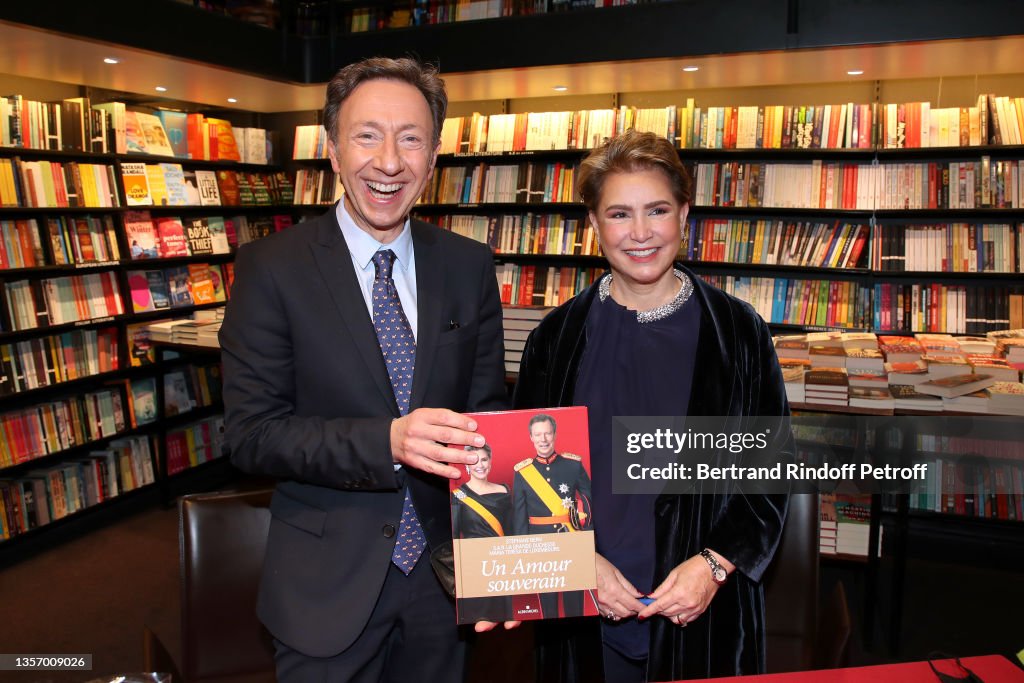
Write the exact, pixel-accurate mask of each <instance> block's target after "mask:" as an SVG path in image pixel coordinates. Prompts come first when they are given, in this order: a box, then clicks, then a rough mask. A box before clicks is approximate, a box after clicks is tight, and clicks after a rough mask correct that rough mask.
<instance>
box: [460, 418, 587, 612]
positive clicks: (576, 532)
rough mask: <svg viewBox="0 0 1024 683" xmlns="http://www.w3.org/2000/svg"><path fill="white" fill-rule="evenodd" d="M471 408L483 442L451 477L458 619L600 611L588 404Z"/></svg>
mask: <svg viewBox="0 0 1024 683" xmlns="http://www.w3.org/2000/svg"><path fill="white" fill-rule="evenodd" d="M472 417H473V419H475V420H476V421H477V424H478V429H477V431H478V433H479V434H481V435H483V436H484V438H485V439H486V441H487V443H486V446H485V447H484V448H480V449H472V452H473V453H474V454H476V455H477V456H478V461H477V463H476V464H474V465H467V466H465V467H463V468H460V469H463V470H464V473H463V476H462V477H461V478H459V479H453V480H451V483H450V486H451V492H452V496H451V506H452V536H453V551H454V563H455V590H456V597H457V600H456V605H457V610H458V621H459V623H460V624H469V623H474V622H477V621H481V620H487V621H506V620H534V619H552V618H558V617H578V616H595V615H597V614H598V611H597V602H596V595H595V593H594V591H595V590H596V587H597V574H596V564H595V551H594V532H593V519H594V518H593V514H594V513H593V510H591V506H590V500H591V483H590V446H589V432H588V429H587V410H586V408H583V407H574V408H548V409H538V410H513V411H505V412H494V413H477V414H473V415H472Z"/></svg>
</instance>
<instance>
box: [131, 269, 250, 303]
mask: <svg viewBox="0 0 1024 683" xmlns="http://www.w3.org/2000/svg"><path fill="white" fill-rule="evenodd" d="M233 280H234V264H233V263H225V264H217V263H214V264H210V263H189V264H188V265H183V266H174V267H171V268H147V269H145V270H131V271H128V290H129V292H130V294H131V301H132V311H133V312H134V313H149V312H151V311H161V310H167V309H172V308H183V307H185V306H200V305H205V304H213V303H223V302H225V301H227V298H228V292H229V291H230V283H231V282H232V281H233Z"/></svg>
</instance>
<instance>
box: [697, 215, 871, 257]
mask: <svg viewBox="0 0 1024 683" xmlns="http://www.w3.org/2000/svg"><path fill="white" fill-rule="evenodd" d="M868 228H869V226H868V225H866V224H862V223H847V222H842V221H834V222H823V221H792V220H782V219H774V220H773V219H762V220H750V219H738V218H702V219H700V220H696V221H694V220H691V221H690V222H689V223H688V225H687V231H686V232H685V233H684V234H683V245H682V252H681V253H682V255H683V257H684V258H686V259H689V260H696V261H707V262H715V263H753V264H768V265H784V266H812V267H816V268H856V267H857V266H858V264H859V263H860V260H861V258H860V257H861V254H862V253H864V247H865V245H866V244H867V241H868V234H869V229H868Z"/></svg>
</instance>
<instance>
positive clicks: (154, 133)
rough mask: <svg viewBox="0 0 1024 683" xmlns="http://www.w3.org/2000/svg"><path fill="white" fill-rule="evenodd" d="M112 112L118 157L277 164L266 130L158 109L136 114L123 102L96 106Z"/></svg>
mask: <svg viewBox="0 0 1024 683" xmlns="http://www.w3.org/2000/svg"><path fill="white" fill-rule="evenodd" d="M95 106H96V108H101V109H103V110H104V111H106V112H108V114H109V116H110V120H111V127H112V135H111V137H112V138H113V140H114V150H113V151H116V152H117V153H118V154H126V153H127V154H152V155H155V156H168V157H178V158H180V159H197V160H198V159H203V160H209V161H238V162H243V163H249V164H266V163H273V158H274V151H273V147H274V138H275V135H274V134H273V133H272V132H268V131H267V130H265V129H263V128H234V127H233V126H232V125H231V122H230V121H227V120H226V119H219V118H213V117H209V116H204V115H203V114H199V113H192V114H186V113H184V112H180V111H169V110H166V109H156V110H154V113H152V114H151V113H149V112H142V111H132V110H129V109H127V107H126V106H125V104H124V103H123V102H107V103H104V104H99V105H95Z"/></svg>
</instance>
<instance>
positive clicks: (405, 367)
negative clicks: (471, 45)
mask: <svg viewBox="0 0 1024 683" xmlns="http://www.w3.org/2000/svg"><path fill="white" fill-rule="evenodd" d="M446 107H447V95H446V94H445V90H444V84H443V82H442V81H441V79H440V78H439V77H438V76H437V73H436V70H434V69H432V68H428V67H423V66H421V65H419V64H418V63H416V62H414V61H412V60H408V59H399V60H392V59H382V58H374V59H369V60H365V61H362V62H359V63H356V64H353V65H350V66H348V67H345V68H344V69H342V70H341V71H339V72H338V74H337V75H336V76H335V77H334V79H332V80H331V82H330V83H329V84H328V86H327V101H326V104H325V106H324V111H323V118H324V127H325V128H326V130H327V133H328V139H329V144H328V152H329V155H330V159H331V165H332V167H333V168H334V171H335V172H336V173H337V174H338V175H339V177H340V178H341V181H342V184H343V185H344V188H345V195H344V199H343V200H342V201H341V202H339V203H338V204H337V205H335V206H334V207H332V208H331V210H330V211H328V212H327V213H325V214H324V215H322V216H320V217H318V218H315V219H313V220H309V221H306V222H303V223H301V224H300V225H298V226H295V227H293V228H289V229H287V230H285V231H283V232H280V233H277V234H275V235H273V236H271V237H268V238H266V239H263V240H260V241H258V242H254V243H251V244H248V245H246V246H244V247H243V248H242V249H241V250H239V253H238V258H237V259H236V278H235V284H234V287H233V288H232V298H231V302H230V303H229V304H228V310H227V314H226V316H225V320H224V324H223V327H222V329H221V333H220V340H221V346H222V348H223V360H224V402H225V409H226V431H227V434H226V436H227V439H226V440H227V443H228V446H229V448H230V450H231V459H232V461H233V462H234V463H235V464H236V465H237V466H238V467H240V468H241V469H243V470H245V471H248V472H253V473H258V474H264V475H270V476H273V477H277V478H278V479H279V483H278V485H277V488H276V491H275V493H274V497H273V500H272V502H271V515H272V518H271V524H270V533H269V537H268V539H267V554H266V559H265V563H264V571H263V577H262V581H261V584H260V594H259V604H258V613H259V616H260V618H261V619H262V621H263V623H264V624H265V625H266V626H267V628H268V630H269V631H270V633H271V634H272V635H273V636H274V643H275V647H276V661H277V673H278V680H279V681H283V682H285V683H288V682H293V681H294V682H298V681H311V680H322V681H331V682H332V683H333V682H336V681H382V680H387V681H392V680H394V681H398V680H430V681H453V682H454V681H461V680H462V675H463V661H464V647H463V644H462V642H461V640H460V636H459V632H458V630H457V628H456V625H455V613H454V607H453V602H452V599H451V597H450V596H449V594H448V592H447V591H448V590H450V589H451V587H452V583H451V579H452V573H451V571H452V568H451V527H450V518H449V502H448V501H449V498H448V484H447V480H446V478H448V477H451V478H457V477H458V476H459V470H458V469H456V467H461V466H464V465H472V464H474V463H475V462H476V461H477V459H478V457H479V456H478V455H477V453H478V451H466V450H463V446H467V445H469V446H476V447H479V446H482V445H483V443H484V439H483V437H481V436H479V435H478V434H476V433H475V431H476V423H475V422H474V421H473V420H471V419H470V418H468V417H465V416H464V415H462V414H461V413H465V412H474V411H487V410H496V409H502V408H504V407H506V400H507V399H506V392H505V387H504V376H503V372H504V367H503V350H502V341H501V306H500V303H499V300H498V291H497V281H496V278H495V274H494V263H493V260H492V257H491V253H490V250H489V249H488V248H487V247H486V246H485V245H483V244H479V243H477V242H473V241H472V240H468V239H464V238H462V237H458V236H456V235H453V234H452V233H450V232H447V231H444V230H441V229H439V228H436V227H434V226H431V225H428V224H426V223H423V222H421V221H418V220H415V219H411V218H410V217H409V210H410V209H411V208H412V206H413V205H414V204H415V203H416V200H417V198H418V197H419V195H420V193H421V192H422V191H423V188H424V186H425V185H426V183H427V181H428V180H429V179H430V175H431V173H432V172H433V169H434V161H435V160H436V157H437V150H438V146H439V138H440V132H441V125H442V123H443V121H444V115H445V109H446ZM442 443H443V444H448V446H447V447H446V446H442V445H440V444H442ZM446 589H447V590H446Z"/></svg>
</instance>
